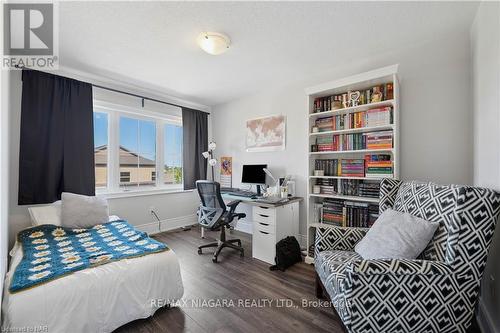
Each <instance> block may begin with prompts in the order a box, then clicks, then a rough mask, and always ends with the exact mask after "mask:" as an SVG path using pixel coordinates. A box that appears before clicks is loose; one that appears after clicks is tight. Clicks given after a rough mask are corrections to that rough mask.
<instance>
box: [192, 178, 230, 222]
mask: <svg viewBox="0 0 500 333" xmlns="http://www.w3.org/2000/svg"><path fill="white" fill-rule="evenodd" d="M196 188H197V189H198V195H199V196H200V200H201V205H200V209H199V212H198V223H199V224H200V225H201V226H203V227H206V228H216V227H217V226H218V224H217V222H219V220H220V218H221V217H222V215H223V214H224V212H225V211H226V205H225V204H224V200H223V199H222V195H221V193H220V184H219V183H217V182H213V181H208V180H198V181H197V182H196Z"/></svg>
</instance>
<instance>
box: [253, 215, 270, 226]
mask: <svg viewBox="0 0 500 333" xmlns="http://www.w3.org/2000/svg"><path fill="white" fill-rule="evenodd" d="M253 221H254V222H255V223H258V222H262V223H267V224H271V225H275V224H276V219H275V217H274V216H269V215H265V214H257V213H256V212H254V213H253Z"/></svg>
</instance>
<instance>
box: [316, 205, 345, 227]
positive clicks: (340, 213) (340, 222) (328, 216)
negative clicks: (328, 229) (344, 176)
mask: <svg viewBox="0 0 500 333" xmlns="http://www.w3.org/2000/svg"><path fill="white" fill-rule="evenodd" d="M321 220H322V222H323V223H327V224H333V225H336V226H339V227H343V226H344V201H342V200H337V199H325V200H324V201H323V214H322V217H321Z"/></svg>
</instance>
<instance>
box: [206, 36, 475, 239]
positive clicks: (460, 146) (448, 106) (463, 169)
mask: <svg viewBox="0 0 500 333" xmlns="http://www.w3.org/2000/svg"><path fill="white" fill-rule="evenodd" d="M444 37H446V38H444ZM469 49H470V45H469V38H468V36H467V35H466V34H465V35H464V34H463V33H458V32H457V33H456V34H455V35H453V36H443V39H440V40H435V41H429V42H427V43H423V44H420V45H415V46H414V47H412V48H408V49H405V50H397V51H394V52H392V53H386V54H381V55H380V56H378V57H373V58H370V59H366V60H365V61H362V62H357V63H356V64H348V65H347V66H343V67H336V66H335V64H332V69H331V70H329V71H325V73H324V74H322V75H321V76H317V77H311V79H310V80H308V81H307V82H299V83H296V84H286V83H284V87H282V88H276V89H274V90H272V91H266V92H262V93H259V94H257V95H253V96H248V97H245V98H241V99H238V100H235V101H232V102H229V103H226V104H222V105H218V106H215V107H214V108H213V109H212V110H213V112H212V114H213V126H214V137H215V140H216V142H217V145H218V149H217V155H218V156H222V155H227V156H232V157H233V170H234V175H233V184H234V185H236V186H238V185H239V181H240V180H241V174H240V172H241V165H242V164H246V163H267V164H268V165H269V167H270V169H271V171H273V172H274V171H276V173H278V174H280V175H281V174H285V173H286V174H293V175H295V177H296V180H297V194H298V195H299V196H305V195H306V184H307V181H306V176H307V175H306V173H307V171H306V170H307V149H308V147H307V139H306V138H307V130H308V129H307V126H308V125H307V121H306V119H307V118H306V115H307V110H306V96H305V93H304V88H306V87H308V86H311V85H316V84H319V83H322V82H325V81H331V80H335V79H339V78H342V77H345V76H349V75H353V74H357V73H361V72H364V71H368V70H372V69H375V68H379V67H384V66H388V65H392V64H397V63H399V64H400V66H399V68H400V74H399V76H400V83H401V176H402V178H403V179H418V180H424V181H426V180H429V181H435V182H439V183H471V182H472V143H471V141H472V127H471V122H472V116H471V112H470V108H471V105H472V104H471V101H470V95H471V94H470V79H471V77H470V76H471V74H470V52H469ZM270 114H284V115H286V116H287V124H286V125H287V143H286V145H287V147H286V150H285V151H280V152H269V153H247V152H245V121H246V120H247V119H251V118H256V117H259V116H265V115H270ZM300 220H301V227H300V232H301V234H305V232H306V214H305V204H304V203H303V204H302V205H301V214H300Z"/></svg>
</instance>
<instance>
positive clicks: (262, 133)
mask: <svg viewBox="0 0 500 333" xmlns="http://www.w3.org/2000/svg"><path fill="white" fill-rule="evenodd" d="M285 135H286V117H285V116H284V115H274V116H268V117H262V118H257V119H250V120H247V122H246V150H247V151H248V152H262V151H277V150H284V149H285Z"/></svg>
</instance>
